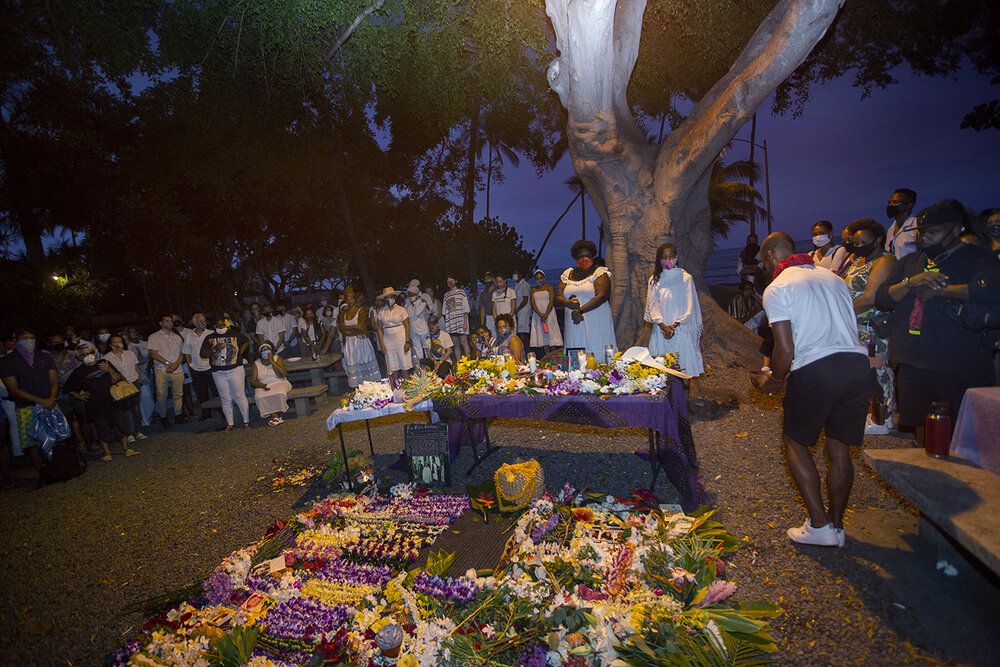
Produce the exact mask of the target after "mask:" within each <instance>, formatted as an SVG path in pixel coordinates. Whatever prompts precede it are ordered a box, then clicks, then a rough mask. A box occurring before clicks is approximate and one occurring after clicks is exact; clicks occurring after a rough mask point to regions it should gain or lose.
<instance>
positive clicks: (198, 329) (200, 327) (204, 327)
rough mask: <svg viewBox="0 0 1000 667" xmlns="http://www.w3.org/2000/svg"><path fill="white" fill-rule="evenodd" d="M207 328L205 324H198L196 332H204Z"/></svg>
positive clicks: (195, 327)
mask: <svg viewBox="0 0 1000 667" xmlns="http://www.w3.org/2000/svg"><path fill="white" fill-rule="evenodd" d="M206 328H207V327H206V326H205V323H204V322H198V323H197V324H195V325H194V329H195V331H204V330H205V329H206Z"/></svg>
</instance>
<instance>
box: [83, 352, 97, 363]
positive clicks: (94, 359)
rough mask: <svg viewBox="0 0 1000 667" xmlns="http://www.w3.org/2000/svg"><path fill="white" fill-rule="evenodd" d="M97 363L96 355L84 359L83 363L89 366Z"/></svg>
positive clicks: (89, 355)
mask: <svg viewBox="0 0 1000 667" xmlns="http://www.w3.org/2000/svg"><path fill="white" fill-rule="evenodd" d="M95 361H97V355H96V354H88V355H86V356H85V357H84V358H83V363H85V364H87V365H88V366H90V365H91V364H93V363H94V362H95Z"/></svg>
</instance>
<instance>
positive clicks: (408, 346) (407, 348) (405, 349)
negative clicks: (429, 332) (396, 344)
mask: <svg viewBox="0 0 1000 667" xmlns="http://www.w3.org/2000/svg"><path fill="white" fill-rule="evenodd" d="M412 347H413V344H412V343H410V341H406V342H405V343H403V352H409V351H410V349H411V348H412Z"/></svg>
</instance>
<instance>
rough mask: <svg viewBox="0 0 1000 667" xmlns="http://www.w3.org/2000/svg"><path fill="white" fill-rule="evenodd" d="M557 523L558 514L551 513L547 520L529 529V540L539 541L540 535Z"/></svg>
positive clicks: (540, 539)
mask: <svg viewBox="0 0 1000 667" xmlns="http://www.w3.org/2000/svg"><path fill="white" fill-rule="evenodd" d="M557 523H559V515H558V514H553V515H552V516H551V517H549V519H548V521H544V522H542V523H540V524H538V525H537V526H535V529H534V530H532V531H531V541H532V542H533V543H534V544H538V543H539V542H541V541H542V537H543V536H544V535H545V534H546V533H548V532H549V531H550V530H552V529H553V528H555V527H556V524H557Z"/></svg>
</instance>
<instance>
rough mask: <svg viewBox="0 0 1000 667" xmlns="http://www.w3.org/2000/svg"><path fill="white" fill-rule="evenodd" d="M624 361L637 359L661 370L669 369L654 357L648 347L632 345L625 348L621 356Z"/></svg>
mask: <svg viewBox="0 0 1000 667" xmlns="http://www.w3.org/2000/svg"><path fill="white" fill-rule="evenodd" d="M620 358H621V360H622V361H635V362H638V363H640V364H642V365H643V366H649V367H650V368H655V369H656V370H659V371H665V370H667V367H666V366H664V365H663V364H661V363H660V362H658V361H657V360H656V359H654V358H653V355H651V354H650V353H649V348H648V347H630V348H629V349H627V350H625V352H623V353H622V356H621V357H620Z"/></svg>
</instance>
